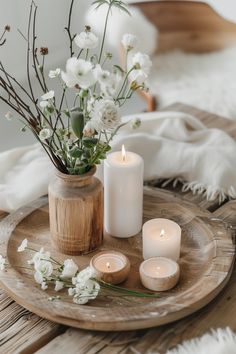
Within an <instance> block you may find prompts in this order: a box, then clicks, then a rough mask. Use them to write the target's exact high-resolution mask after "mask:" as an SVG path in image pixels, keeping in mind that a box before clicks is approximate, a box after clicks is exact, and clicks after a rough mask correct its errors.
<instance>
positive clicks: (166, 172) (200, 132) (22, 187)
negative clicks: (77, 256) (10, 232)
mask: <svg viewBox="0 0 236 354" xmlns="http://www.w3.org/2000/svg"><path fill="white" fill-rule="evenodd" d="M136 117H139V118H140V119H141V120H142V125H141V127H139V128H138V129H136V130H133V129H132V128H131V125H130V124H127V125H126V126H124V127H123V128H122V129H121V130H120V133H119V134H118V135H117V137H116V138H115V140H114V142H113V150H118V149H120V148H121V145H122V144H125V146H126V149H127V150H130V151H134V152H137V153H138V154H140V155H141V156H142V157H143V158H144V164H145V169H144V178H145V180H151V179H154V178H161V179H169V180H176V179H178V180H181V181H184V182H185V183H184V190H188V189H190V190H192V191H193V192H198V193H205V196H206V198H207V199H208V200H213V199H215V198H219V199H220V201H222V200H223V199H224V198H225V197H226V196H229V197H232V198H235V197H236V143H235V141H234V140H233V139H232V138H231V137H230V136H228V135H227V134H226V133H225V132H223V131H221V130H218V129H207V128H206V127H205V126H204V125H203V124H202V123H201V122H200V121H199V120H198V119H196V118H194V117H193V116H190V115H187V114H185V113H180V112H152V113H143V114H138V115H132V116H126V117H124V121H129V120H131V119H133V118H136ZM53 169H54V168H53V167H52V165H51V162H50V161H49V159H48V158H47V157H46V156H45V155H44V152H43V151H42V150H41V149H40V147H39V146H38V145H33V146H29V147H25V148H20V149H14V150H11V151H8V152H4V153H2V154H0V210H6V211H13V210H15V209H17V208H19V207H20V206H22V205H24V204H26V203H27V202H31V201H33V200H34V199H36V198H38V197H40V196H42V195H45V194H47V186H48V182H49V180H50V179H51V177H52V175H53V173H54V172H53Z"/></svg>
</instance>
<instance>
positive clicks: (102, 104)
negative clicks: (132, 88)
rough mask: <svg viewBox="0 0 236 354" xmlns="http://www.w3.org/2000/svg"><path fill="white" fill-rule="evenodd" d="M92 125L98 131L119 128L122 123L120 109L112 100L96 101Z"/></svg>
mask: <svg viewBox="0 0 236 354" xmlns="http://www.w3.org/2000/svg"><path fill="white" fill-rule="evenodd" d="M92 123H93V124H94V127H95V129H96V130H97V131H101V130H104V129H114V128H117V127H118V125H119V124H120V123H121V118H120V112H119V107H118V106H117V105H116V104H115V102H114V101H113V100H112V99H108V98H107V99H102V100H100V101H96V102H95V104H94V109H93V111H92Z"/></svg>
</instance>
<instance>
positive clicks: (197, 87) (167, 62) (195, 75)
mask: <svg viewBox="0 0 236 354" xmlns="http://www.w3.org/2000/svg"><path fill="white" fill-rule="evenodd" d="M149 87H150V92H151V93H152V94H154V95H156V97H157V98H158V102H159V104H160V106H159V107H160V108H161V107H164V106H166V105H169V104H172V103H174V102H182V103H186V104H190V105H193V106H196V107H199V108H201V109H204V110H207V111H209V112H213V113H216V114H219V115H222V116H224V117H227V118H230V119H233V120H236V47H235V48H228V49H224V50H222V51H219V52H214V53H208V54H187V53H183V52H180V51H173V52H169V53H167V54H159V55H157V56H156V57H155V58H153V68H152V74H151V75H150V77H149Z"/></svg>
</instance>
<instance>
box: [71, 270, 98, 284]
mask: <svg viewBox="0 0 236 354" xmlns="http://www.w3.org/2000/svg"><path fill="white" fill-rule="evenodd" d="M95 274H96V272H95V270H94V269H93V268H92V267H87V268H85V269H83V270H81V271H80V272H79V273H78V274H77V276H76V277H75V278H73V279H72V283H73V284H74V285H75V284H77V283H78V284H82V285H84V284H85V283H86V282H87V281H88V280H89V279H90V278H93V277H94V276H95ZM73 281H74V282H73Z"/></svg>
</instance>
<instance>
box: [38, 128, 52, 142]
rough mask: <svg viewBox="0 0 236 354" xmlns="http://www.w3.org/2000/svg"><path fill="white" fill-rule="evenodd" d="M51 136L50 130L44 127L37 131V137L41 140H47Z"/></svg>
mask: <svg viewBox="0 0 236 354" xmlns="http://www.w3.org/2000/svg"><path fill="white" fill-rule="evenodd" d="M51 136H52V131H51V130H50V129H48V128H44V129H42V130H40V132H39V139H40V140H41V141H44V140H47V139H49V138H50V137H51Z"/></svg>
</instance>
